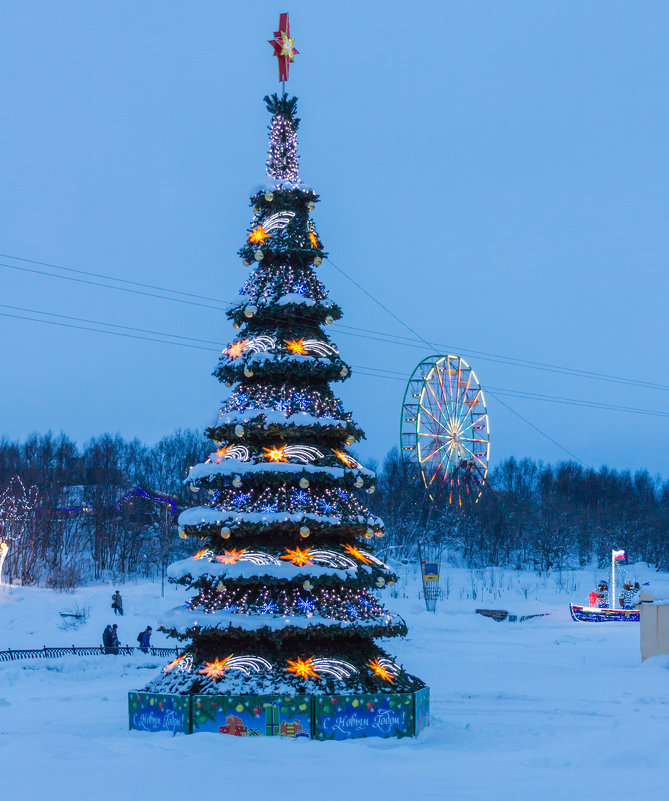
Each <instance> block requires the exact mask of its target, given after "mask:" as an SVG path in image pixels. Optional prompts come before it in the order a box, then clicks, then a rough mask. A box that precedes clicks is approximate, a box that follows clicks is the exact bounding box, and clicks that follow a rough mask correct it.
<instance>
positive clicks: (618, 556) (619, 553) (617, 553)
mask: <svg viewBox="0 0 669 801" xmlns="http://www.w3.org/2000/svg"><path fill="white" fill-rule="evenodd" d="M611 556H612V557H613V558H614V559H615V560H616V562H618V561H620V560H621V559H624V558H625V551H612V552H611Z"/></svg>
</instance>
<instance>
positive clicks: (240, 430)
mask: <svg viewBox="0 0 669 801" xmlns="http://www.w3.org/2000/svg"><path fill="white" fill-rule="evenodd" d="M235 436H236V437H243V436H244V426H235Z"/></svg>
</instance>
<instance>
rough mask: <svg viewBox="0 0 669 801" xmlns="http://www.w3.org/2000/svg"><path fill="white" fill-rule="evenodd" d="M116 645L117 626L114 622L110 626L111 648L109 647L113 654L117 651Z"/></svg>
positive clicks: (117, 643) (117, 644) (117, 642)
mask: <svg viewBox="0 0 669 801" xmlns="http://www.w3.org/2000/svg"><path fill="white" fill-rule="evenodd" d="M118 646H119V641H118V626H117V625H116V623H114V625H113V626H112V648H111V652H112V653H113V654H117V653H118Z"/></svg>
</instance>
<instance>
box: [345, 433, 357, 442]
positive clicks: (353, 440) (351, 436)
mask: <svg viewBox="0 0 669 801" xmlns="http://www.w3.org/2000/svg"><path fill="white" fill-rule="evenodd" d="M354 442H355V437H354V436H353V434H349V435H348V437H346V444H347V445H353V443H354Z"/></svg>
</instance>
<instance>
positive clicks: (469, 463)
mask: <svg viewBox="0 0 669 801" xmlns="http://www.w3.org/2000/svg"><path fill="white" fill-rule="evenodd" d="M401 447H402V460H403V461H404V463H405V465H406V466H407V467H408V469H409V472H410V474H411V475H413V477H415V478H417V479H420V480H422V481H423V483H424V485H425V488H426V489H427V492H428V494H429V496H430V499H431V500H433V501H434V500H435V499H436V498H439V499H444V500H447V501H448V503H453V504H457V505H459V506H462V504H463V503H464V502H465V501H474V502H475V501H477V500H478V499H479V498H480V497H481V493H482V492H483V488H484V487H485V481H486V475H487V473H488V459H489V455H490V430H489V425H488V411H487V409H486V405H485V399H484V397H483V391H482V389H481V386H480V384H479V382H478V379H477V378H476V374H475V373H474V371H473V370H472V368H471V367H470V366H469V365H468V364H467V362H466V361H465V360H464V359H462V358H460V356H452V355H449V356H429V357H428V358H427V359H423V361H422V362H420V364H419V365H418V366H417V367H416V369H415V370H414V371H413V373H412V375H411V378H410V379H409V383H408V384H407V388H406V391H405V393H404V401H403V403H402V427H401Z"/></svg>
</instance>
